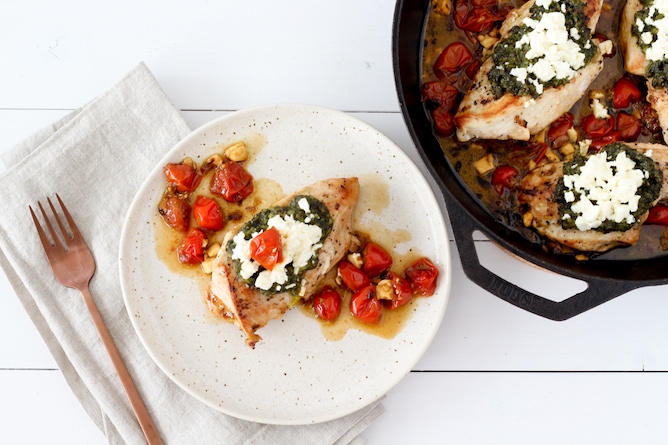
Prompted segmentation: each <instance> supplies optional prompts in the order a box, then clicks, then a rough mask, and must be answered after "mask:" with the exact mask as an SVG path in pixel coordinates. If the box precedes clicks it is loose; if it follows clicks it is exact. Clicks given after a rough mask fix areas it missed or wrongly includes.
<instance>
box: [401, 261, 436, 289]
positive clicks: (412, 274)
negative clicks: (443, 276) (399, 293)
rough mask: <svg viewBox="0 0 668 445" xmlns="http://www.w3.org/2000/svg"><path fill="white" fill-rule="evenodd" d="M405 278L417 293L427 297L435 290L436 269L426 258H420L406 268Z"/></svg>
mask: <svg viewBox="0 0 668 445" xmlns="http://www.w3.org/2000/svg"><path fill="white" fill-rule="evenodd" d="M404 274H405V275H406V280H407V281H408V282H409V283H411V285H412V286H413V291H414V292H415V293H416V294H417V295H422V296H424V297H429V296H431V295H434V292H435V291H436V281H437V278H438V269H437V268H436V266H435V265H434V263H432V262H431V261H429V260H428V259H427V258H420V259H419V260H417V261H415V262H414V263H413V264H411V265H410V266H408V267H407V268H406V271H405V272H404Z"/></svg>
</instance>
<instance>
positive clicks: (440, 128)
mask: <svg viewBox="0 0 668 445" xmlns="http://www.w3.org/2000/svg"><path fill="white" fill-rule="evenodd" d="M431 117H432V118H433V119H434V131H435V132H436V134H438V135H439V136H441V137H444V138H446V137H450V136H452V135H453V134H455V130H456V127H455V116H454V115H453V114H452V113H451V112H450V111H449V110H446V109H445V108H443V107H438V108H436V109H435V110H433V111H432V112H431Z"/></svg>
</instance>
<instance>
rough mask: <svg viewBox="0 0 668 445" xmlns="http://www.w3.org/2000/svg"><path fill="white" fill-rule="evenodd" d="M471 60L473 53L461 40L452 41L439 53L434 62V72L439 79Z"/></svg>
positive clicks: (462, 67) (468, 63) (469, 62)
mask: <svg viewBox="0 0 668 445" xmlns="http://www.w3.org/2000/svg"><path fill="white" fill-rule="evenodd" d="M471 62H473V54H471V51H470V50H469V49H468V48H467V46H466V45H464V44H463V43H461V42H453V43H451V44H450V45H448V46H447V47H446V48H445V49H444V50H443V51H441V54H439V56H438V58H437V59H436V62H435V63H434V67H433V69H434V74H436V77H438V78H439V79H442V78H444V77H448V76H449V75H451V74H454V73H457V72H459V71H461V70H463V69H465V68H466V67H467V66H469V65H470V64H471Z"/></svg>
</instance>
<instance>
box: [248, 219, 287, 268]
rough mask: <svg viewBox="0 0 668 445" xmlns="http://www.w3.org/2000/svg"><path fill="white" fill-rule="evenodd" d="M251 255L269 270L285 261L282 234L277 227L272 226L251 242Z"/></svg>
mask: <svg viewBox="0 0 668 445" xmlns="http://www.w3.org/2000/svg"><path fill="white" fill-rule="evenodd" d="M250 256H251V258H252V259H254V260H255V261H257V262H258V263H260V264H261V265H262V267H264V268H265V269H268V270H274V267H275V266H276V264H278V263H280V262H281V261H283V246H282V243H281V234H280V232H279V231H278V229H276V227H273V226H272V227H270V228H268V229H267V230H265V231H264V232H262V233H260V234H259V235H258V236H256V237H255V238H253V239H252V240H251V242H250Z"/></svg>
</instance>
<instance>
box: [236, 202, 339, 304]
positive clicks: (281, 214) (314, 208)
mask: <svg viewBox="0 0 668 445" xmlns="http://www.w3.org/2000/svg"><path fill="white" fill-rule="evenodd" d="M333 224H334V221H333V220H332V217H331V215H330V214H329V210H328V209H327V206H325V204H323V203H322V202H321V201H319V200H317V199H316V198H314V197H313V196H309V195H299V196H295V197H294V198H293V199H292V200H290V202H289V203H288V205H287V206H274V207H269V208H267V209H264V210H262V211H260V212H259V213H257V214H256V215H255V216H254V217H253V218H252V219H251V220H249V221H248V222H246V223H244V224H243V225H242V226H241V229H240V231H239V232H238V233H237V235H236V236H234V237H233V238H232V239H231V240H229V241H228V242H227V245H226V249H227V253H228V255H229V257H230V258H231V259H232V261H233V263H234V267H235V271H236V273H237V275H238V276H239V277H240V278H241V280H242V281H243V282H244V283H246V284H247V285H248V286H250V287H252V288H255V289H258V290H260V291H261V292H262V293H263V294H264V295H265V296H267V297H268V298H269V297H271V296H272V295H274V294H277V293H280V292H286V291H287V292H290V293H291V294H292V295H294V296H299V295H300V292H301V289H302V278H303V276H304V273H305V272H307V271H308V270H311V269H313V268H314V267H316V266H317V264H318V253H319V252H320V248H321V247H322V243H323V242H324V241H325V239H326V238H327V236H329V234H330V232H331V231H332V226H333ZM270 227H275V228H276V229H277V230H278V231H279V233H280V234H281V239H282V251H283V260H282V262H281V263H279V264H277V265H276V266H275V267H274V268H273V269H272V270H271V271H270V270H267V269H265V268H264V267H263V266H261V265H260V264H259V263H258V262H256V261H254V260H253V259H251V258H250V247H249V246H250V242H251V240H252V239H253V238H254V237H255V236H257V235H259V234H260V233H262V232H263V231H264V230H267V229H269V228H270Z"/></svg>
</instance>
